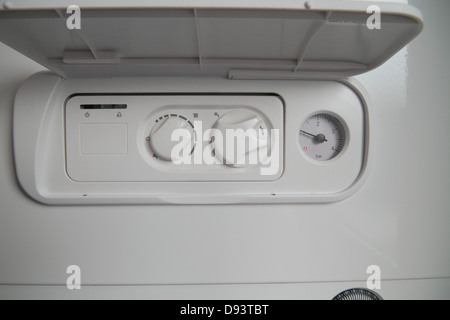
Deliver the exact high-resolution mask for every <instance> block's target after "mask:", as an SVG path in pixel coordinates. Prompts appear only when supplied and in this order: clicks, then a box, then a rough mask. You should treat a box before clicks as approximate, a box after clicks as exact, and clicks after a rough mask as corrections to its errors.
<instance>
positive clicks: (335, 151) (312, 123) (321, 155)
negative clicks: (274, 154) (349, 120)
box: [299, 113, 346, 161]
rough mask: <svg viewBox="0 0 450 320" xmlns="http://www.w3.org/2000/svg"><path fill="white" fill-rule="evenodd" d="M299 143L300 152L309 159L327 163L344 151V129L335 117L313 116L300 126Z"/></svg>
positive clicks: (325, 115)
mask: <svg viewBox="0 0 450 320" xmlns="http://www.w3.org/2000/svg"><path fill="white" fill-rule="evenodd" d="M299 141H300V147H301V149H302V151H303V152H304V153H305V154H306V155H307V156H308V157H309V158H311V159H313V160H316V161H328V160H331V159H333V158H335V157H336V156H337V155H339V154H340V153H341V152H342V150H343V149H344V147H345V141H346V134H345V129H344V126H343V124H342V122H341V121H339V120H338V119H337V118H336V117H334V116H332V115H330V114H327V113H320V114H315V115H313V116H311V117H309V118H308V119H306V120H305V122H304V123H303V124H302V126H301V128H300V134H299Z"/></svg>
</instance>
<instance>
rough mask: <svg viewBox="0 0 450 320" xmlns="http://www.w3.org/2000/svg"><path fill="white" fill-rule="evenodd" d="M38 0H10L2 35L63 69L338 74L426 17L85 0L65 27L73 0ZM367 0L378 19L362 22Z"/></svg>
mask: <svg viewBox="0 0 450 320" xmlns="http://www.w3.org/2000/svg"><path fill="white" fill-rule="evenodd" d="M36 2H37V1H36ZM39 2H41V4H35V3H31V4H30V1H23V0H22V1H19V0H16V1H8V3H7V5H4V7H3V8H2V9H1V10H0V40H1V41H2V42H4V43H5V44H7V45H9V46H11V47H13V48H14V49H16V50H17V51H19V52H21V53H23V54H25V55H26V56H28V57H30V58H31V59H33V60H35V61H37V62H39V63H40V64H42V65H43V66H45V67H47V68H49V69H50V70H53V71H54V72H56V73H57V74H59V75H61V76H62V77H65V78H72V77H92V76H95V77H99V76H105V77H116V76H166V75H178V76H180V75H182V76H186V75H187V76H196V75H208V76H210V75H214V76H221V77H226V76H228V77H230V78H275V79H276V78H286V79H295V78H305V77H321V78H342V77H347V76H352V75H356V74H360V73H363V72H366V71H368V70H371V69H373V68H375V67H377V66H379V65H381V64H382V63H384V62H385V61H386V60H388V59H389V58H390V57H391V56H393V55H394V54H395V53H396V52H398V51H399V50H400V49H402V48H403V47H404V46H405V45H406V44H408V43H409V42H410V41H411V40H412V39H413V38H414V37H415V36H417V35H418V34H419V33H420V31H421V29H422V27H423V23H422V18H421V14H420V12H419V11H418V10H417V9H415V8H413V7H411V6H409V5H407V4H398V3H397V4H394V3H386V2H378V3H373V2H365V1H350V0H335V1H320V0H316V1H308V2H306V3H305V2H302V1H295V2H292V1H281V2H280V4H278V6H277V2H278V1H273V6H272V5H268V4H267V3H266V2H267V1H266V2H263V4H262V5H261V6H260V7H259V8H257V7H255V5H254V4H253V2H251V1H250V2H249V3H248V4H247V6H246V4H245V2H243V3H242V4H241V5H237V4H236V3H235V2H236V1H232V2H223V3H222V5H221V6H218V4H217V3H216V4H215V5H209V6H208V7H206V6H205V1H192V2H191V5H190V6H183V7H176V6H174V4H175V3H176V2H175V1H163V2H161V1H159V2H158V1H152V2H151V4H152V5H151V6H149V5H143V4H144V3H145V1H144V2H143V1H89V4H87V3H86V4H85V6H81V20H80V21H81V29H79V30H77V29H72V30H70V29H69V28H68V27H67V19H68V18H69V17H70V16H71V14H70V13H69V14H68V13H67V11H66V8H67V7H66V6H65V5H67V6H68V5H70V3H69V2H67V1H39ZM66 2H67V3H66ZM105 2H109V3H110V4H109V5H106V4H105ZM57 3H58V4H57ZM80 3H83V2H82V1H80ZM294 3H295V4H296V5H294ZM83 4H84V3H83ZM192 4H194V5H197V6H195V7H192ZM287 4H289V5H290V7H289V6H287ZM52 5H58V7H55V8H52V7H51V6H52ZM371 5H376V6H378V7H379V8H380V9H381V29H369V28H368V26H367V21H368V19H369V18H370V17H371V16H372V14H373V12H372V11H369V13H367V9H368V7H369V6H371Z"/></svg>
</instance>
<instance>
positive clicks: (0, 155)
mask: <svg viewBox="0 0 450 320" xmlns="http://www.w3.org/2000/svg"><path fill="white" fill-rule="evenodd" d="M410 3H411V4H413V5H416V6H418V7H419V8H420V9H421V10H422V12H423V13H424V17H425V22H426V27H425V30H424V32H423V33H422V35H420V36H419V38H417V39H416V40H415V41H414V42H413V43H412V44H411V45H410V46H409V47H408V48H407V49H405V50H403V51H402V52H401V53H399V54H398V55H397V56H396V57H394V58H393V59H392V60H390V61H389V62H388V63H386V64H385V65H384V66H382V67H380V68H379V69H377V70H375V71H373V72H371V73H369V74H367V75H363V76H360V77H358V78H359V80H361V81H362V83H363V84H364V85H365V86H366V88H367V89H368V91H369V93H370V94H371V97H372V100H373V102H374V108H373V110H372V112H371V116H370V117H371V118H370V121H371V126H372V144H371V152H372V155H373V163H372V168H371V172H370V173H369V177H368V180H367V182H366V184H365V185H364V186H363V187H362V189H361V190H360V191H358V192H357V193H356V194H355V195H354V196H352V197H350V198H349V199H347V200H345V201H343V202H339V203H335V204H329V205H277V206H270V205H269V206H267V205H266V206H130V207H125V206H110V207H82V208H80V207H48V206H43V205H40V204H38V203H36V202H34V201H32V200H30V199H29V198H28V197H27V196H26V195H25V194H24V193H23V192H22V191H21V190H20V187H19V186H18V184H17V181H16V179H15V173H14V165H13V153H12V143H11V140H12V137H11V123H12V121H11V119H12V111H13V110H12V102H13V97H14V93H15V90H16V89H17V88H18V86H19V85H20V83H21V82H22V81H23V80H24V79H26V77H28V76H29V75H31V74H33V73H34V72H36V71H38V70H40V67H39V66H37V65H36V64H34V63H33V62H31V61H29V60H28V59H27V58H25V57H23V56H21V55H19V54H17V53H15V52H14V51H13V50H12V49H9V48H7V47H5V46H4V45H0V56H1V57H2V59H1V60H0V96H1V98H2V99H1V100H0V284H3V286H0V298H8V297H9V298H11V297H13V298H14V297H34V298H36V297H68V298H70V297H92V296H99V295H100V296H103V297H138V296H140V297H153V298H154V297H184V298H189V297H193V298H214V297H217V298H230V297H231V298H233V297H238V298H245V297H247V298H253V297H255V298H260V297H264V298H270V297H275V298H276V297H284V298H285V297H293V298H298V297H302V298H306V297H312V298H324V299H329V298H332V296H334V294H337V293H339V291H340V290H341V289H342V290H343V289H346V288H348V287H351V286H353V285H355V286H358V285H359V286H361V285H364V284H365V280H366V279H367V276H368V275H367V274H366V268H367V266H369V265H372V264H377V265H379V266H380V267H381V270H382V279H383V283H382V290H381V291H380V293H381V294H382V295H384V296H385V298H403V297H406V298H408V297H409V298H429V297H432V298H436V297H439V295H444V296H445V297H446V298H447V299H448V298H450V280H449V279H450V250H449V243H450V241H449V234H450V232H449V231H450V198H449V196H448V194H449V190H450V143H449V139H450V138H449V137H450V126H449V123H450V90H449V89H450V88H449V83H450V63H449V62H448V52H449V49H450V48H449V42H448V40H447V38H448V30H449V27H450V25H449V22H448V20H447V18H448V12H450V10H449V9H450V2H449V1H447V0H432V1H430V0H427V1H425V0H414V1H410ZM32 107H33V106H30V108H32ZM72 264H77V265H79V266H80V267H81V268H82V284H83V286H84V287H83V290H82V291H81V292H72V291H71V292H69V291H67V290H66V289H65V282H66V277H67V275H66V273H65V272H66V268H67V266H68V265H72ZM443 278H445V279H443ZM411 279H421V280H411ZM285 282H291V283H293V284H282V283H285ZM252 283H265V285H261V284H260V285H251V284H252ZM270 283H276V284H270ZM12 284H23V285H61V287H58V286H52V287H40V286H21V287H14V286H7V285H12ZM93 284H96V285H101V284H108V285H130V286H124V287H108V288H99V287H89V285H93ZM136 284H140V285H144V286H140V287H134V286H132V285H136ZM155 284H159V285H165V284H191V285H193V284H245V285H235V286H228V285H226V286H224V285H209V286H154V285H155ZM422 289H423V291H420V290H422ZM103 294H104V295H103Z"/></svg>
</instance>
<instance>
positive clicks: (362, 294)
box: [333, 288, 383, 300]
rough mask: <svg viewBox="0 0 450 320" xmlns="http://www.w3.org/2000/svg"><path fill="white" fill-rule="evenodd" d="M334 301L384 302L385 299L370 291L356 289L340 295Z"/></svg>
mask: <svg viewBox="0 0 450 320" xmlns="http://www.w3.org/2000/svg"><path fill="white" fill-rule="evenodd" d="M333 300H383V298H381V296H380V295H379V294H377V293H375V292H373V291H370V290H368V289H363V288H355V289H349V290H345V291H344V292H341V293H339V294H338V295H337V296H336V297H334V298H333Z"/></svg>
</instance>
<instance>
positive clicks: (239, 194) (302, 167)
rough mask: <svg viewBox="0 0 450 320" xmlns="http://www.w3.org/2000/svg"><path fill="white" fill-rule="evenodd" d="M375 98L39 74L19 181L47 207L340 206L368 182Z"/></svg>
mask: <svg viewBox="0 0 450 320" xmlns="http://www.w3.org/2000/svg"><path fill="white" fill-rule="evenodd" d="M366 95H367V94H366V93H365V91H364V88H363V87H362V86H360V85H359V84H358V83H357V82H355V81H350V80H348V81H279V80H276V81H275V80H274V81H272V80H267V81H253V80H250V81H244V80H226V79H210V78H202V79H195V80H193V79H184V78H180V79H178V78H167V79H159V78H158V79H150V78H111V79H106V78H96V79H85V78H83V79H61V78H60V77H57V76H55V75H51V74H40V75H36V76H34V77H32V78H30V79H29V80H28V81H27V82H26V83H25V84H24V85H23V86H22V87H21V89H20V90H19V92H18V94H17V96H16V100H15V105H14V108H15V109H14V152H15V161H16V167H17V176H18V179H19V182H20V184H21V185H22V187H23V189H24V190H25V191H26V192H27V193H28V194H29V195H30V196H31V197H32V198H34V199H36V200H38V201H40V202H43V203H47V204H60V205H67V204H71V205H72V204H75V205H77V204H167V203H172V204H235V203H312V202H314V203H325V202H334V201H338V200H342V199H344V198H346V197H348V196H350V195H351V194H353V193H354V192H355V191H356V190H357V189H358V187H359V186H361V184H362V183H363V181H364V180H365V177H366V176H367V174H366V172H368V170H367V167H368V166H369V164H370V157H369V149H370V144H369V136H370V135H369V120H370V119H369V106H368V103H367V100H366V98H365V97H366ZM30 106H33V107H30ZM31 173H32V174H31Z"/></svg>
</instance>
